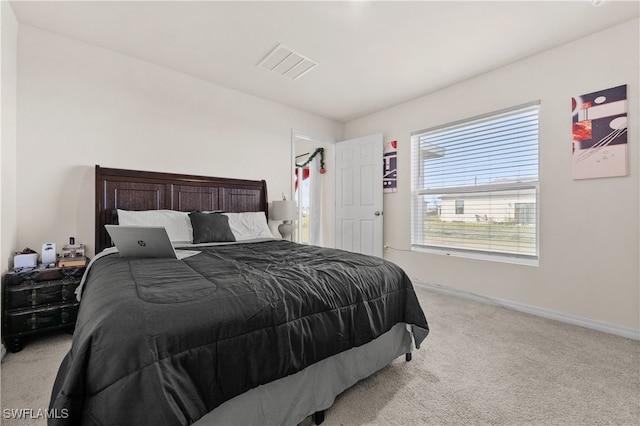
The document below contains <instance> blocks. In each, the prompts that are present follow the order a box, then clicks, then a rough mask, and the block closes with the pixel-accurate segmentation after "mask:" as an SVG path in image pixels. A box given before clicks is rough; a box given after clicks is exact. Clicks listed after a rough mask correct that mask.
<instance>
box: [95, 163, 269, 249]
mask: <svg viewBox="0 0 640 426" xmlns="http://www.w3.org/2000/svg"><path fill="white" fill-rule="evenodd" d="M117 209H122V210H179V211H194V210H200V211H208V210H224V211H226V212H230V213H231V212H233V213H240V212H258V211H264V213H265V215H267V219H268V218H269V215H268V199H267V183H266V182H265V181H264V180H243V179H229V178H218V177H206V176H195V175H181V174H174V173H159V172H145V171H138V170H124V169H109V168H104V167H100V166H98V165H96V240H95V252H96V253H99V252H100V251H102V250H103V249H105V248H106V247H110V246H111V245H112V243H111V238H109V234H108V233H107V231H106V230H105V228H104V225H106V224H112V223H116V221H117V218H116V215H115V211H116V210H117Z"/></svg>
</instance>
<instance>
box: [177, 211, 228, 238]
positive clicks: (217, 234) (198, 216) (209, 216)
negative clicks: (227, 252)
mask: <svg viewBox="0 0 640 426" xmlns="http://www.w3.org/2000/svg"><path fill="white" fill-rule="evenodd" d="M189 219H191V226H192V227H193V242H194V243H196V244H197V243H222V242H229V241H235V240H236V238H235V237H234V236H233V232H231V228H230V227H229V218H228V217H227V216H225V215H223V214H219V213H202V212H192V213H189Z"/></svg>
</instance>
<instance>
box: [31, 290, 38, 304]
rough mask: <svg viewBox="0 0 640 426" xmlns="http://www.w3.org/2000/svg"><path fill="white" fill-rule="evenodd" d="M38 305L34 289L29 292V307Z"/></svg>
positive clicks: (36, 293)
mask: <svg viewBox="0 0 640 426" xmlns="http://www.w3.org/2000/svg"><path fill="white" fill-rule="evenodd" d="M37 303H38V292H37V291H36V289H33V291H31V305H33V306H35V305H36V304H37Z"/></svg>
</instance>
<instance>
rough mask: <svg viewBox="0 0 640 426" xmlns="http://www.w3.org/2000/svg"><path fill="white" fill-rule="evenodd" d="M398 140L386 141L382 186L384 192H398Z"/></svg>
mask: <svg viewBox="0 0 640 426" xmlns="http://www.w3.org/2000/svg"><path fill="white" fill-rule="evenodd" d="M397 179H398V142H397V141H391V142H385V143H384V154H383V172H382V187H383V192H396V189H397V182H398V180H397Z"/></svg>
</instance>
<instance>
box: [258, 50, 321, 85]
mask: <svg viewBox="0 0 640 426" xmlns="http://www.w3.org/2000/svg"><path fill="white" fill-rule="evenodd" d="M317 65H318V62H316V61H314V60H313V59H310V58H308V57H306V56H304V55H302V54H300V53H298V52H296V51H295V50H293V49H291V48H289V47H287V46H285V45H283V44H279V45H277V46H276V47H275V48H274V49H273V50H272V51H271V53H269V54H268V55H267V56H266V57H265V58H264V59H263V60H262V61H260V63H259V64H258V67H260V68H262V69H264V70H267V71H271V72H274V73H276V74H279V75H281V76H283V77H287V78H290V79H292V80H296V79H298V78H300V77H302V76H303V75H304V74H306V73H307V72H309V71H311V70H312V69H313V68H314V67H316V66H317Z"/></svg>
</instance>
